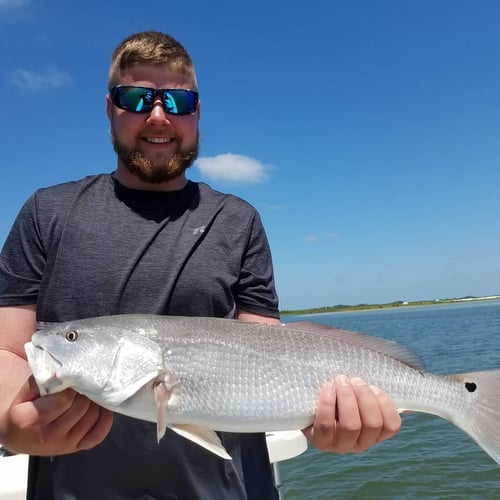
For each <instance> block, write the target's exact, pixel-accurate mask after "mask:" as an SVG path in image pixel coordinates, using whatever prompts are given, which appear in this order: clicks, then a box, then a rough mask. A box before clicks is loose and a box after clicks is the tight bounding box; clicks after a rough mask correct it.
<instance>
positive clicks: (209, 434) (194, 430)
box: [169, 424, 231, 460]
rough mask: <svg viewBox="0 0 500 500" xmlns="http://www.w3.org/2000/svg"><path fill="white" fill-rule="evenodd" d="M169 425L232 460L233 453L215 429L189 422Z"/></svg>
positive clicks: (216, 453)
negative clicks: (228, 449) (230, 453)
mask: <svg viewBox="0 0 500 500" xmlns="http://www.w3.org/2000/svg"><path fill="white" fill-rule="evenodd" d="M169 427H170V429H172V430H173V431H174V432H176V433H177V434H179V435H180V436H182V437H184V438H186V439H189V440H190V441H192V442H193V443H196V444H198V445H199V446H202V447H203V448H205V449H206V450H208V451H211V452H212V453H214V454H215V455H217V456H219V457H221V458H224V459H226V460H231V455H229V453H228V452H227V451H226V449H225V448H224V446H223V444H222V442H221V440H220V439H219V436H217V434H216V433H215V431H212V430H210V429H204V428H203V427H197V426H195V425H188V424H176V425H172V426H169Z"/></svg>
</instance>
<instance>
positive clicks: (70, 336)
mask: <svg viewBox="0 0 500 500" xmlns="http://www.w3.org/2000/svg"><path fill="white" fill-rule="evenodd" d="M64 337H65V339H66V340H67V341H68V342H74V341H75V340H77V339H78V332H77V331H76V330H68V331H67V332H66V335H65V336H64Z"/></svg>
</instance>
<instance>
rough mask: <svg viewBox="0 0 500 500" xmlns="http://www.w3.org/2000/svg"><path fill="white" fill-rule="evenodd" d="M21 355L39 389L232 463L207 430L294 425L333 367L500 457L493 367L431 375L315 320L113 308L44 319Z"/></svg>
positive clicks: (499, 395) (305, 417) (413, 357)
mask: <svg viewBox="0 0 500 500" xmlns="http://www.w3.org/2000/svg"><path fill="white" fill-rule="evenodd" d="M25 352H26V356H27V360H28V363H29V365H30V368H31V370H32V373H33V376H34V379H35V381H36V383H37V385H38V388H39V391H40V395H41V396H44V395H47V394H54V393H57V392H60V391H62V390H64V389H66V388H72V389H74V390H75V391H77V392H79V393H81V394H83V395H85V396H87V397H88V398H89V399H91V400H92V401H94V402H96V403H98V404H99V405H101V406H103V407H105V408H107V409H109V410H112V411H114V412H117V413H121V414H124V415H127V416H130V417H133V418H137V419H141V420H146V421H149V422H154V423H156V429H157V438H158V441H159V440H160V439H161V438H162V437H163V436H164V434H165V432H166V429H167V428H170V429H172V430H173V431H174V432H177V433H178V434H180V435H182V436H184V437H185V438H187V439H190V440H191V441H193V442H195V443H197V444H199V445H200V446H203V447H204V448H206V449H207V450H209V451H211V452H212V453H215V454H216V455H218V456H220V457H222V458H224V459H230V458H231V457H230V456H229V454H228V453H227V451H226V450H225V449H224V447H223V445H222V443H221V441H220V439H219V437H218V436H217V434H216V431H223V432H224V431H227V432H239V433H247V432H276V431H285V430H298V429H303V428H306V427H307V426H309V425H310V424H311V423H312V422H313V419H314V414H315V410H316V407H317V404H318V399H319V392H320V388H321V386H322V385H323V384H324V383H326V382H329V381H331V380H333V379H334V378H335V376H336V375H338V374H345V375H347V376H348V377H351V378H352V377H361V378H362V379H364V380H365V381H366V382H367V383H368V384H370V385H373V386H377V387H379V388H381V389H383V390H384V391H386V392H387V393H388V394H389V395H390V397H391V398H392V399H393V401H394V403H395V404H396V407H397V408H398V410H399V411H400V412H402V411H415V412H424V413H429V414H433V415H437V416H439V417H442V418H444V419H447V420H449V421H450V422H452V423H453V424H455V425H456V426H457V427H459V428H460V429H462V430H463V431H464V432H465V433H467V434H468V435H469V436H470V437H471V438H472V439H473V440H474V441H475V442H476V443H477V444H478V445H479V446H480V447H482V448H483V449H484V451H485V452H486V453H488V455H489V456H490V457H491V458H492V459H493V460H494V461H496V462H497V463H500V369H495V370H488V371H478V372H472V373H461V374H450V375H440V374H434V373H431V372H428V371H426V369H425V364H424V362H423V360H422V358H421V357H420V356H419V355H418V354H417V353H415V352H413V351H412V350H410V349H408V348H407V347H405V346H403V345H402V344H399V343H397V342H394V341H391V340H387V339H382V338H379V337H375V336H371V335H366V334H362V333H357V332H350V331H347V330H342V329H337V328H333V327H329V326H326V325H321V324H318V323H313V322H308V321H303V322H296V323H288V324H280V325H272V326H271V325H267V324H260V323H252V322H244V321H239V320H235V319H224V318H206V317H183V316H167V315H165V316H161V315H150V314H119V315H113V316H101V317H94V318H86V319H78V320H75V321H68V322H64V323H59V324H47V325H45V326H43V327H42V328H41V329H40V330H38V331H36V332H35V333H34V334H33V336H32V338H31V342H28V343H26V344H25Z"/></svg>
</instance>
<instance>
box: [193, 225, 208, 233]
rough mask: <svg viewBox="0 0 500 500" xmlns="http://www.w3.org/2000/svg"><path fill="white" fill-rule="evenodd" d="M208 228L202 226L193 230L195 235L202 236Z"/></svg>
mask: <svg viewBox="0 0 500 500" xmlns="http://www.w3.org/2000/svg"><path fill="white" fill-rule="evenodd" d="M205 229H206V226H200V227H196V228H194V229H193V234H202V233H204V232H205Z"/></svg>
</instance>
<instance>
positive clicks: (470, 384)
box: [465, 382, 477, 392]
mask: <svg viewBox="0 0 500 500" xmlns="http://www.w3.org/2000/svg"><path fill="white" fill-rule="evenodd" d="M465 388H466V389H467V390H468V391H469V392H475V390H476V389H477V385H476V384H475V383H474V382H465Z"/></svg>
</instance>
